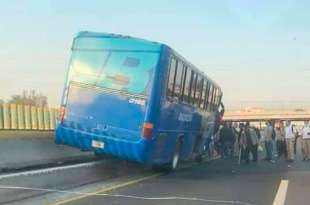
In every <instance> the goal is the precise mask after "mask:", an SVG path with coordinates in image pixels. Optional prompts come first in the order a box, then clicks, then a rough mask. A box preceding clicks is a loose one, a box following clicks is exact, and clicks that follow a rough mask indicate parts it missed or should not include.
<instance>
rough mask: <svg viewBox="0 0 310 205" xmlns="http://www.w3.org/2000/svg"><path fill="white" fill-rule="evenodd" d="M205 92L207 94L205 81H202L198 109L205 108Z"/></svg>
mask: <svg viewBox="0 0 310 205" xmlns="http://www.w3.org/2000/svg"><path fill="white" fill-rule="evenodd" d="M206 92H207V81H206V80H204V81H203V86H202V91H201V100H200V105H199V107H200V108H201V109H204V108H205V103H206Z"/></svg>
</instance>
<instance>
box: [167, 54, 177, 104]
mask: <svg viewBox="0 0 310 205" xmlns="http://www.w3.org/2000/svg"><path fill="white" fill-rule="evenodd" d="M175 73H176V60H175V59H174V58H172V59H171V61H170V69H169V80H168V97H170V98H172V97H173V95H174V86H175V84H174V82H175Z"/></svg>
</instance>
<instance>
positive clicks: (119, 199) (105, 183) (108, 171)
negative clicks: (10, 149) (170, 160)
mask: <svg viewBox="0 0 310 205" xmlns="http://www.w3.org/2000/svg"><path fill="white" fill-rule="evenodd" d="M284 182H285V183H284ZM280 184H284V185H285V184H286V185H288V186H287V189H286V188H285V186H284V188H283V187H281V186H282V185H281V186H280ZM280 187H281V188H280ZM0 188H1V189H0V204H54V205H56V204H57V205H59V204H67V205H78V204H80V205H82V204H83V205H84V204H129V205H131V204H132V205H139V204H175V205H183V204H184V205H185V204H186V205H187V204H194V205H197V204H210V205H217V204H224V205H225V204H248V205H249V204H257V205H258V204H261V205H269V204H274V202H275V200H276V198H277V197H278V198H280V199H278V200H280V202H279V203H277V204H281V200H285V204H287V205H299V204H300V205H303V204H304V205H307V204H309V203H310V162H303V161H296V162H294V163H291V164H288V163H287V162H285V161H284V160H279V161H277V162H276V163H275V164H272V163H270V162H266V161H259V162H258V163H256V164H254V163H252V164H249V165H245V164H244V165H237V163H236V162H235V161H232V160H222V159H218V160H213V161H208V162H204V163H202V164H195V163H187V164H185V165H184V166H183V168H181V169H179V170H177V171H176V172H174V173H170V174H157V173H154V172H152V171H149V170H148V169H146V168H145V167H142V166H140V165H137V164H134V163H127V162H124V161H121V160H116V159H112V160H103V161H98V162H89V163H83V164H79V165H71V167H68V166H64V167H60V168H54V169H50V170H39V172H33V171H28V173H25V172H22V173H16V174H15V175H14V174H13V175H12V174H6V175H5V174H2V175H0ZM278 192H279V193H278ZM90 193H92V194H93V195H90ZM94 193H95V194H94ZM87 194H88V195H87ZM281 198H284V199H281ZM275 203H276V202H275Z"/></svg>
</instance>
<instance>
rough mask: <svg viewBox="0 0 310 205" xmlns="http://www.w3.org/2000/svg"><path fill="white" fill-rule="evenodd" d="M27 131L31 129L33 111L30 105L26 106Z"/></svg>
mask: <svg viewBox="0 0 310 205" xmlns="http://www.w3.org/2000/svg"><path fill="white" fill-rule="evenodd" d="M24 111H25V129H26V130H30V129H31V110H30V106H29V105H25V109H24Z"/></svg>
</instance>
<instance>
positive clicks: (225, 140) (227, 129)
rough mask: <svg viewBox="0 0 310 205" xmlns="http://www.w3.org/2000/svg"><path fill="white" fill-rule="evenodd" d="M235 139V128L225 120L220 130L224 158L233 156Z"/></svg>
mask: <svg viewBox="0 0 310 205" xmlns="http://www.w3.org/2000/svg"><path fill="white" fill-rule="evenodd" d="M234 141H235V137H234V132H233V128H232V127H231V126H229V124H228V122H225V123H224V126H223V127H222V129H221V130H220V144H221V155H222V157H223V158H227V157H230V158H232V157H233V144H234Z"/></svg>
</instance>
